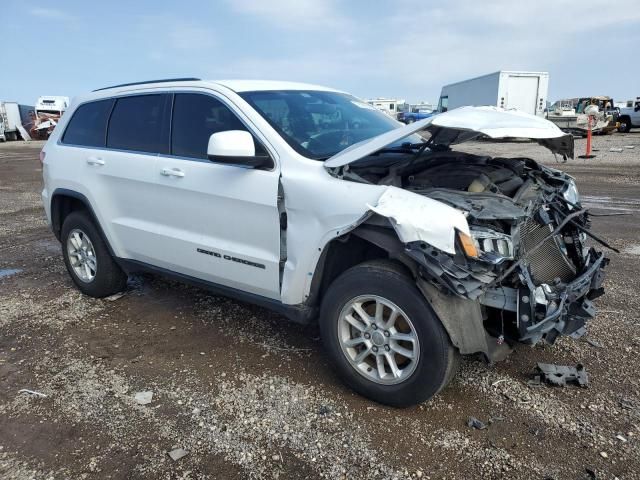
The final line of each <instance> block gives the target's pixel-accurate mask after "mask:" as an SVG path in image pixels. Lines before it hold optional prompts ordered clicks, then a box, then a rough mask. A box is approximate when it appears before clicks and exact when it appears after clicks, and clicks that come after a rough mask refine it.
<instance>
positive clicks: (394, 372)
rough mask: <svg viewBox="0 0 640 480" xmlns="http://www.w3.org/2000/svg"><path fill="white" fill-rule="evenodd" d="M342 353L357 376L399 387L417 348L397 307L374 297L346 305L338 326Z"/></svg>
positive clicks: (412, 365)
mask: <svg viewBox="0 0 640 480" xmlns="http://www.w3.org/2000/svg"><path fill="white" fill-rule="evenodd" d="M338 340H339V342H340V346H341V348H342V352H343V353H344V355H345V357H346V358H347V360H348V361H349V363H350V364H351V365H352V366H353V367H354V368H355V369H356V371H357V372H358V373H360V374H361V375H363V376H364V377H366V378H368V379H369V380H372V381H374V382H376V383H380V384H385V385H390V384H396V383H400V382H402V381H404V380H406V379H407V378H409V376H410V375H411V374H412V373H413V372H414V370H415V368H416V366H417V363H418V360H419V356H420V344H419V341H418V336H417V333H416V330H415V327H414V326H413V323H412V322H411V320H410V319H409V318H408V316H407V315H406V314H405V313H404V312H403V311H402V309H401V308H400V307H398V306H397V305H395V304H394V303H393V302H391V301H389V300H387V299H385V298H383V297H380V296H377V295H363V296H359V297H356V298H354V299H352V300H351V301H349V302H347V304H346V305H345V307H344V308H343V309H342V311H341V313H340V318H339V324H338Z"/></svg>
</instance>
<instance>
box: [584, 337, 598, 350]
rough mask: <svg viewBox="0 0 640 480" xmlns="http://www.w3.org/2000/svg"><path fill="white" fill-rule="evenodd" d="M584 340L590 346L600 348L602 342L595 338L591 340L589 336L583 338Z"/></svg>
mask: <svg viewBox="0 0 640 480" xmlns="http://www.w3.org/2000/svg"><path fill="white" fill-rule="evenodd" d="M585 341H586V342H587V343H588V344H589V345H591V346H592V347H596V348H602V344H601V343H600V342H598V341H596V340H591V339H590V338H585Z"/></svg>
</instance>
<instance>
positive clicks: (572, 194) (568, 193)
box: [562, 178, 580, 205]
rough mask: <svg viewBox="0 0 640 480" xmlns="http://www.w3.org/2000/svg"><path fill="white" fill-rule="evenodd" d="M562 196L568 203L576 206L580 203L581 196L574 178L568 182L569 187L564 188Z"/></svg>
mask: <svg viewBox="0 0 640 480" xmlns="http://www.w3.org/2000/svg"><path fill="white" fill-rule="evenodd" d="M562 196H563V197H564V199H565V200H566V201H567V202H569V203H573V204H574V205H575V204H577V203H580V194H579V193H578V187H577V186H576V182H575V180H574V179H573V178H571V179H569V181H567V186H566V187H565V188H564V191H563V192H562Z"/></svg>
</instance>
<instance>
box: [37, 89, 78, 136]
mask: <svg viewBox="0 0 640 480" xmlns="http://www.w3.org/2000/svg"><path fill="white" fill-rule="evenodd" d="M68 106H69V97H61V96H44V97H38V101H37V102H36V105H35V110H34V118H33V119H32V121H33V126H32V127H31V130H30V133H31V136H32V137H34V138H40V139H47V138H49V135H51V132H52V131H53V129H54V128H55V126H56V125H57V124H58V122H59V121H60V117H61V116H62V114H63V113H64V111H65V110H66V109H67V107H68Z"/></svg>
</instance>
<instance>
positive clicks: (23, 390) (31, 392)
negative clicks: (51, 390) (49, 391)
mask: <svg viewBox="0 0 640 480" xmlns="http://www.w3.org/2000/svg"><path fill="white" fill-rule="evenodd" d="M18 393H27V394H29V395H32V396H34V397H41V398H47V395H46V394H44V393H41V392H36V391H35V390H27V389H26V388H23V389H22V390H18Z"/></svg>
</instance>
